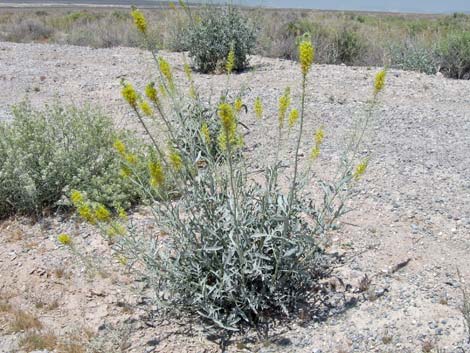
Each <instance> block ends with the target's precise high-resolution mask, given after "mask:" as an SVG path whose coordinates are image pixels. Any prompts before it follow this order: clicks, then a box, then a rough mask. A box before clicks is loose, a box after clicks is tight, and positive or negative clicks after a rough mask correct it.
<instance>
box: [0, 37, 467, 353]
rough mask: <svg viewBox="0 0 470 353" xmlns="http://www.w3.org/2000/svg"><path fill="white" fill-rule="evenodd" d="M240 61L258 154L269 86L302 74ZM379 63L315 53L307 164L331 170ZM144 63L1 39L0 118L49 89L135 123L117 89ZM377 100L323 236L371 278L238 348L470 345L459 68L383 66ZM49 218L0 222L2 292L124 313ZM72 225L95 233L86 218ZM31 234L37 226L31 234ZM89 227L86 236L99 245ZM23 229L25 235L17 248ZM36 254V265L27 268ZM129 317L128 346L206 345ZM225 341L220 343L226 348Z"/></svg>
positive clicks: (264, 136)
mask: <svg viewBox="0 0 470 353" xmlns="http://www.w3.org/2000/svg"><path fill="white" fill-rule="evenodd" d="M164 55H165V56H166V57H167V58H168V59H169V60H170V62H172V63H175V71H176V76H177V78H178V79H179V82H184V79H183V76H184V74H183V70H182V65H183V56H182V54H175V53H164ZM251 63H252V67H253V69H252V70H249V71H247V72H244V73H241V74H238V75H234V76H233V77H232V78H231V84H232V87H233V88H234V91H235V92H236V91H237V89H242V88H246V87H249V88H250V89H249V90H244V92H245V97H244V101H246V102H247V103H248V105H249V106H251V104H252V102H253V101H254V99H255V98H256V97H257V96H260V97H261V98H262V99H263V101H264V105H265V107H266V109H265V117H266V118H265V119H264V120H262V121H261V122H258V121H256V119H255V118H254V117H253V114H252V113H251V112H250V113H249V114H247V115H246V116H245V117H244V118H243V120H244V121H243V122H244V123H245V124H246V125H247V126H248V127H249V133H248V135H247V137H246V140H247V150H248V151H251V150H253V148H254V147H255V146H256V145H258V144H260V145H261V146H263V147H261V151H262V152H261V153H262V154H261V155H262V158H259V159H255V158H254V157H255V156H254V155H253V156H252V160H253V164H255V165H256V164H262V163H263V161H264V160H266V159H269V158H270V157H272V155H273V152H272V150H274V149H273V148H272V147H273V146H272V143H271V141H272V139H273V138H274V137H275V133H276V132H275V128H274V127H275V126H276V119H277V116H276V107H277V98H278V97H279V95H280V94H281V93H282V91H283V90H284V88H285V87H286V86H291V87H292V90H293V95H294V96H296V94H297V96H298V92H299V89H300V82H299V79H298V77H299V74H298V67H297V65H296V64H295V63H293V62H290V61H285V60H279V59H267V58H261V57H253V58H251ZM377 71H378V68H371V69H368V68H357V67H346V66H326V65H320V66H315V67H314V69H313V71H312V73H311V75H310V77H309V83H308V105H307V112H308V117H307V119H306V126H305V131H306V133H305V136H306V138H305V140H304V141H303V143H302V150H303V151H307V150H309V147H310V146H311V136H312V134H313V132H314V131H315V129H316V128H317V127H318V126H320V125H323V126H324V128H325V131H326V135H327V136H326V142H325V146H324V150H323V152H322V156H321V158H320V159H319V161H318V165H317V167H316V168H317V172H318V174H319V175H324V176H325V177H328V176H331V173H332V172H334V166H335V162H336V161H337V160H338V158H339V153H338V151H340V150H341V147H342V146H343V144H344V139H345V136H346V134H347V131H348V129H349V127H350V126H351V124H352V122H353V119H354V117H357V116H359V115H360V114H361V113H362V112H363V111H364V108H365V107H366V105H367V101H368V100H369V99H370V96H371V92H372V89H371V87H372V81H373V76H374V74H375V73H376V72H377ZM153 73H154V70H153V63H152V60H151V56H150V55H149V54H148V53H146V52H143V51H140V50H138V49H132V48H113V49H91V48H84V47H74V46H57V45H45V44H13V43H0V83H1V85H2V90H1V92H2V94H1V95H0V120H1V119H6V118H8V117H9V116H10V114H9V107H10V105H11V104H14V103H17V102H19V101H21V100H22V99H25V98H26V97H27V98H28V99H29V100H31V102H32V104H33V105H35V106H41V105H43V104H45V103H50V102H52V101H53V100H54V99H55V98H57V99H60V100H61V101H65V102H68V103H74V104H83V103H90V104H96V105H99V106H101V107H102V109H103V110H104V111H106V112H108V113H109V114H112V116H113V117H114V118H115V121H116V124H117V125H119V126H122V127H126V128H137V125H136V122H135V120H134V119H133V117H132V114H130V113H129V111H128V109H127V107H126V106H125V104H123V102H122V100H121V98H120V97H119V85H120V80H121V79H122V78H126V79H129V80H131V81H132V82H133V83H135V85H136V86H137V87H140V88H142V87H143V86H144V85H145V83H146V82H148V81H150V80H151V79H152V75H153ZM194 76H195V82H196V86H198V87H199V88H200V89H201V91H202V92H203V94H205V95H207V96H208V95H216V94H217V92H220V90H222V89H223V88H224V87H225V83H226V80H225V77H224V76H220V75H200V74H195V75H194ZM182 86H183V87H184V84H182ZM380 102H381V103H380V105H379V107H378V108H377V110H376V114H375V115H374V116H375V118H374V124H373V127H372V129H371V133H370V134H369V135H368V136H367V138H366V147H365V148H369V149H371V150H372V151H373V158H372V160H371V163H370V168H369V170H368V172H367V174H366V175H365V177H364V179H363V180H362V181H361V182H360V184H359V186H358V192H359V194H358V197H357V198H356V200H354V202H353V203H351V206H353V207H354V210H353V211H352V212H351V213H349V214H348V215H347V216H346V217H345V219H344V225H343V227H342V228H341V229H340V230H339V231H338V232H336V233H334V234H331V243H332V247H333V248H335V249H339V250H341V251H342V252H345V253H346V255H347V259H348V260H347V261H346V263H345V265H344V266H343V267H342V268H340V269H339V270H338V271H339V275H341V277H342V278H343V279H345V281H346V282H347V283H351V284H352V285H353V287H354V286H356V287H357V282H358V281H359V280H360V279H361V278H362V277H363V276H364V275H365V274H367V275H368V277H369V278H371V279H372V282H371V286H370V289H369V291H368V293H367V295H364V297H362V296H360V295H358V296H356V297H358V300H357V304H356V305H353V306H352V307H350V308H347V309H346V308H345V310H341V311H340V310H337V312H334V313H333V314H332V315H331V316H330V317H329V318H328V319H327V320H326V321H324V322H309V323H294V324H292V325H290V326H289V327H280V328H277V329H276V330H275V331H274V332H275V333H276V334H277V335H276V336H275V337H274V338H273V339H271V340H270V342H267V343H266V342H265V343H263V344H261V343H252V342H247V343H246V346H245V348H244V349H245V351H258V352H302V353H303V352H305V353H307V352H310V353H312V352H316V353H320V352H405V353H406V352H410V353H416V352H420V351H421V349H422V345H423V344H424V343H425V342H428V341H430V342H433V344H434V345H435V347H438V348H440V349H443V350H444V351H445V352H452V353H453V352H455V353H457V352H459V353H460V352H462V350H463V351H464V352H470V346H469V345H468V342H467V341H466V339H467V337H466V334H465V330H464V325H463V320H462V317H461V314H460V312H459V306H460V305H461V291H460V286H461V284H460V282H459V280H458V278H457V275H456V269H457V268H458V269H459V270H460V272H461V274H462V277H463V278H464V279H466V280H467V283H468V282H469V281H470V262H469V261H468V254H469V250H470V81H455V80H447V79H444V78H442V77H440V76H427V75H424V74H418V73H413V72H403V71H397V70H390V72H389V74H388V78H387V87H386V90H385V92H384V93H383V94H382V96H381V98H380ZM296 103H297V104H298V102H296V101H295V100H294V104H296ZM292 150H293V148H292V143H290V142H287V143H286V146H285V152H286V159H288V158H292ZM249 153H251V152H249ZM142 217H144V216H142ZM47 222H48V223H49V224H50V226H49V227H45V228H44V227H43V226H41V225H40V224H36V225H30V224H29V222H27V221H26V220H22V219H16V220H8V221H4V222H3V223H0V230H2V233H3V234H4V235H5V236H4V237H0V243H1V246H0V279H1V280H0V283H1V284H0V293H3V292H6V291H9V292H16V293H17V295H16V296H15V297H14V298H13V299H12V300H13V301H14V302H15V303H18V305H21V306H25V307H28V305H31V303H30V302H31V295H29V296H28V295H26V294H25V293H29V294H31V293H33V292H34V291H36V292H37V291H44V290H47V291H48V293H50V296H51V297H54V296H55V295H57V296H58V298H59V299H60V303H61V305H62V309H61V310H59V312H58V313H55V312H53V313H43V312H38V315H40V317H41V319H43V320H44V322H46V323H47V324H48V325H50V326H51V327H53V328H54V329H56V330H57V331H58V332H64V331H66V328H67V326H68V325H69V323H72V322H73V325H77V327H80V325H85V324H86V325H88V326H90V327H91V328H92V329H97V328H98V327H99V326H100V325H103V323H105V322H114V323H115V322H118V321H120V320H121V321H122V320H123V318H125V317H126V316H125V315H124V314H123V313H122V310H118V306H117V304H116V303H117V302H118V301H119V300H121V299H122V297H125V298H127V299H128V300H131V299H129V298H131V297H132V296H131V295H130V294H126V293H127V292H126V290H125V289H123V287H119V286H117V285H116V284H114V283H112V281H104V280H101V281H99V280H97V279H87V277H86V275H85V274H84V272H83V269H82V268H80V266H79V265H78V264H74V263H73V257H70V254H68V253H67V252H66V251H64V250H63V249H60V248H59V247H58V246H57V244H56V243H55V242H54V238H55V236H56V234H58V233H59V232H60V231H64V230H65V231H67V230H69V229H75V228H76V225H74V224H72V223H71V221H64V220H61V219H59V218H58V217H51V218H50V219H48V220H47ZM81 227H85V226H81ZM13 229H21V232H22V234H24V237H23V238H21V239H20V240H17V241H11V239H10V235H11V234H13ZM80 232H81V234H82V235H83V234H84V233H86V234H92V235H94V234H95V233H94V230H91V229H80ZM37 234H43V235H44V238H41V239H40V240H39V239H38V235H37ZM7 239H10V240H7ZM94 239H95V237H94V236H91V237H87V238H85V240H86V241H89V242H90V244H91V245H90V246H91V247H94V246H95V245H96V249H98V250H97V251H99V249H100V247H99V244H98V243H96V241H95V240H94ZM85 240H84V241H85ZM28 242H36V243H37V245H36V246H33V247H32V248H31V249H29V250H27V248H25V244H27V243H28ZM408 259H410V261H409V262H407V264H406V265H405V266H404V267H403V268H400V269H398V270H395V269H396V266H397V265H398V264H400V263H404V262H406V260H408ZM63 263H66V264H69V265H70V266H71V267H70V271H71V272H72V273H73V276H72V279H70V280H68V282H65V281H62V280H60V281H57V280H56V281H54V280H53V276H48V275H47V274H50V273H51V271H53V269H54V268H55V267H57V266H60V265H61V264H63ZM38 268H43V269H44V272H42V271H40V270H39V271H36V272H35V271H33V270H35V269H38ZM31 271H33V272H32V273H31ZM40 273H43V275H40ZM33 279H34V280H33ZM55 282H63V283H62V284H57V283H55ZM96 287H98V288H96ZM91 288H93V292H92V291H91ZM100 288H101V289H100ZM93 293H94V294H93ZM97 293H98V294H97ZM134 299H135V298H134ZM131 301H132V300H131ZM32 310H33V309H32ZM338 311H340V312H338ZM78 313H82V314H78ZM134 315H135V314H134ZM82 318H86V320H84V319H82ZM3 327H4V325H3V326H0V352H10V351H11V350H12V349H13V348H12V347H14V346H15V344H16V343H15V342H17V341H18V339H19V337H20V336H21V334H17V335H11V334H7V330H6V329H4V328H3ZM139 327H140V328H138V329H136V330H137V332H134V334H133V335H132V336H131V337H132V338H131V339H130V342H131V345H130V347H131V348H130V349H129V350H130V351H132V352H144V351H152V350H151V349H149V347H150V348H152V349H154V350H153V351H154V352H173V351H174V352H202V351H206V352H209V351H216V346H215V345H214V344H213V343H211V342H209V341H208V340H207V339H206V338H205V337H204V336H201V335H198V334H195V335H183V336H181V335H175V333H176V332H179V331H178V330H179V329H177V328H175V326H174V325H171V324H161V325H160V326H158V327H157V328H152V327H149V326H145V325H144V326H139ZM2 335H3V337H2ZM146 342H153V344H154V345H153V346H152V345H150V346H149V345H147V343H146ZM236 347H237V345H232V346H231V347H230V348H229V350H231V351H237V348H236Z"/></svg>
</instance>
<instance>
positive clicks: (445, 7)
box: [235, 0, 470, 13]
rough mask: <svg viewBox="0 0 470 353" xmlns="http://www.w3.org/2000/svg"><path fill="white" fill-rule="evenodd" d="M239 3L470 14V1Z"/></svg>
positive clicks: (280, 0) (260, 0) (282, 0)
mask: <svg viewBox="0 0 470 353" xmlns="http://www.w3.org/2000/svg"><path fill="white" fill-rule="evenodd" d="M235 2H237V1H235ZM238 2H243V3H247V4H250V5H264V6H274V7H304V8H315V9H336V10H368V11H411V12H433V13H434V12H470V0H290V1H286V0H239V1H238Z"/></svg>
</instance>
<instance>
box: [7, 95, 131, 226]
mask: <svg viewBox="0 0 470 353" xmlns="http://www.w3.org/2000/svg"><path fill="white" fill-rule="evenodd" d="M121 135H122V134H121V133H118V132H116V131H115V129H114V128H113V125H112V121H111V120H110V119H109V118H107V117H106V116H104V115H103V114H102V113H100V112H99V111H97V110H94V109H91V108H83V109H78V108H74V107H67V106H61V105H58V104H55V105H52V106H47V107H46V108H45V109H43V110H35V109H33V108H32V107H31V106H30V105H29V104H28V103H22V104H20V105H17V106H15V107H14V108H13V119H12V121H7V122H3V123H1V124H0V179H1V181H2V182H1V183H0V217H5V216H7V215H9V214H12V213H14V212H20V213H35V214H40V213H41V211H42V210H44V209H45V208H48V209H51V208H52V209H54V208H57V207H58V206H59V205H60V204H61V199H62V197H63V196H64V194H65V195H67V194H69V192H70V190H71V189H74V188H79V189H81V190H83V191H84V192H86V193H87V194H88V195H89V196H90V197H92V198H93V199H94V200H96V201H98V202H101V203H103V204H105V205H107V206H109V207H116V206H122V207H129V206H130V205H131V204H132V203H134V202H135V201H137V200H138V198H139V194H138V193H137V192H136V191H135V190H133V188H131V185H130V184H129V182H128V181H126V180H124V179H122V178H120V177H119V169H118V166H119V160H118V158H117V155H116V154H115V152H114V148H113V143H114V141H115V139H116V138H118V137H121V138H123V136H121Z"/></svg>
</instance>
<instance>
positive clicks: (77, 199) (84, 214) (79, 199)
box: [70, 190, 111, 224]
mask: <svg viewBox="0 0 470 353" xmlns="http://www.w3.org/2000/svg"><path fill="white" fill-rule="evenodd" d="M70 199H71V201H72V203H73V205H74V206H75V207H76V208H77V212H78V214H79V216H80V217H81V218H83V219H84V220H85V221H87V222H88V223H90V224H96V223H97V222H109V221H110V220H111V212H110V211H109V210H108V209H107V208H106V207H105V206H104V205H102V204H100V203H95V204H93V205H90V203H89V202H86V200H85V198H84V197H83V195H82V193H81V192H80V191H78V190H72V192H71V194H70Z"/></svg>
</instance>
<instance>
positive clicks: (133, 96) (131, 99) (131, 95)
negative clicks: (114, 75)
mask: <svg viewBox="0 0 470 353" xmlns="http://www.w3.org/2000/svg"><path fill="white" fill-rule="evenodd" d="M121 94H122V97H123V98H124V99H125V101H126V102H127V103H129V105H130V106H131V107H132V108H134V109H135V108H136V107H137V101H138V99H139V96H138V95H137V92H136V91H135V89H134V87H132V85H131V84H130V83H125V84H124V85H123V86H122V89H121Z"/></svg>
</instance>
